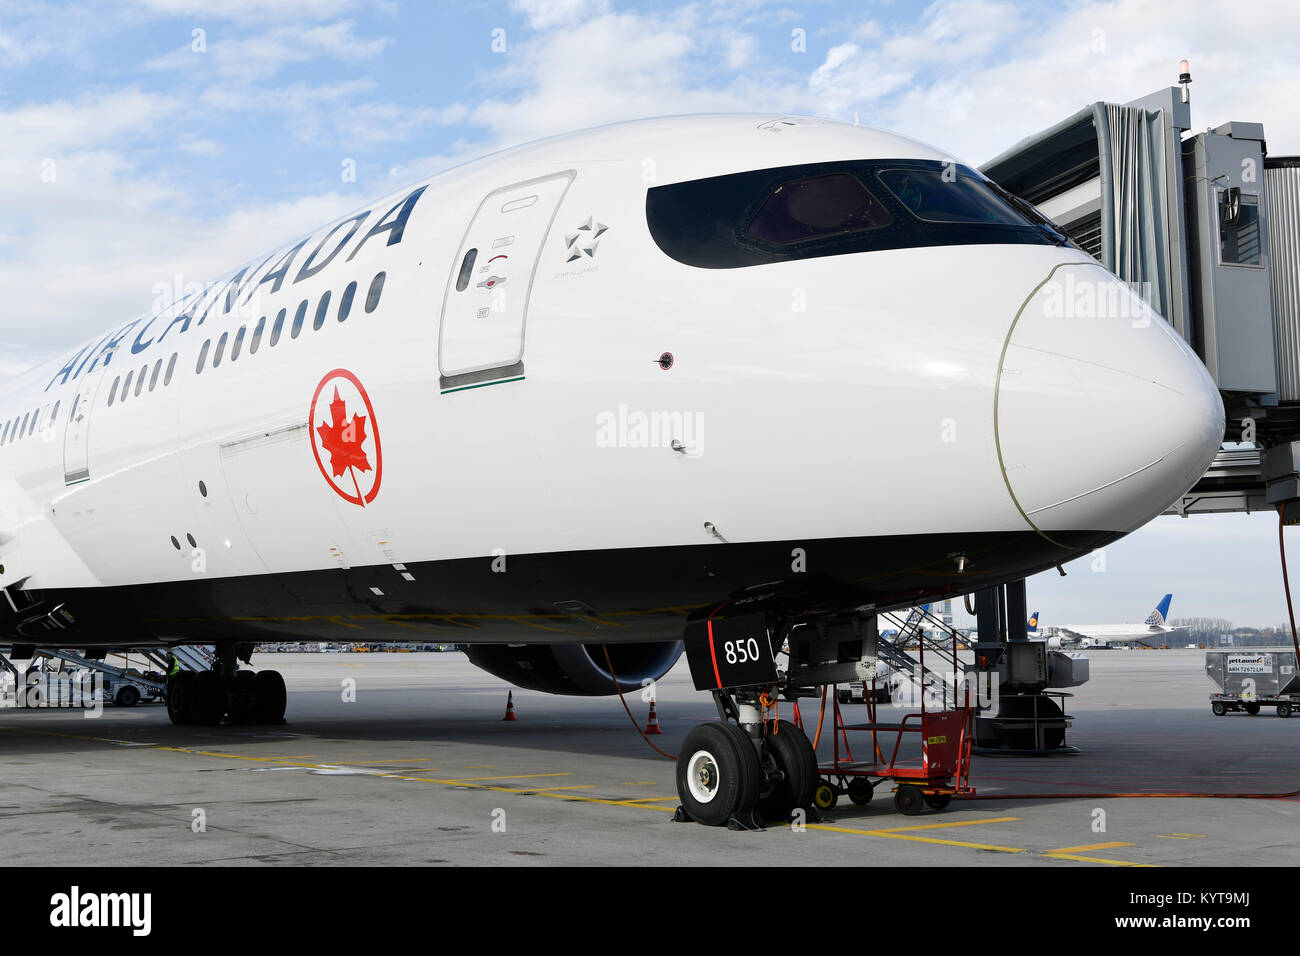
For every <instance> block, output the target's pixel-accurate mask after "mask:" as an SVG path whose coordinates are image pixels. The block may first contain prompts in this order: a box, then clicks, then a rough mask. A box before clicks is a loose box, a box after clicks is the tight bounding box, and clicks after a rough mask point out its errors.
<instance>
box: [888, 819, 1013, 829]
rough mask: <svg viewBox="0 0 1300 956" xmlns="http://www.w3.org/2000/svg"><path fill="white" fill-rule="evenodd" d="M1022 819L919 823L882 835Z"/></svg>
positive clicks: (1010, 821) (1011, 821)
mask: <svg viewBox="0 0 1300 956" xmlns="http://www.w3.org/2000/svg"><path fill="white" fill-rule="evenodd" d="M1018 820H1020V817H985V818H984V819H982V820H955V821H953V822H952V823H918V824H916V825H914V826H910V827H887V828H885V829H883V830H881V831H880V832H881V833H904V832H906V831H908V830H942V829H945V828H947V827H976V826H979V825H980V824H983V823H1013V822H1016V821H1018Z"/></svg>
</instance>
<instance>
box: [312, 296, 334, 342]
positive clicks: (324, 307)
mask: <svg viewBox="0 0 1300 956" xmlns="http://www.w3.org/2000/svg"><path fill="white" fill-rule="evenodd" d="M329 310H330V293H329V290H328V289H326V290H325V294H324V295H323V296H321V297H320V303H319V304H318V305H317V306H316V319H315V321H313V322H312V324H311V327H312V329H314V330H315V331H317V332H319V331H320V329H321V326H322V325H324V324H325V315H326V314H327V313H328V312H329Z"/></svg>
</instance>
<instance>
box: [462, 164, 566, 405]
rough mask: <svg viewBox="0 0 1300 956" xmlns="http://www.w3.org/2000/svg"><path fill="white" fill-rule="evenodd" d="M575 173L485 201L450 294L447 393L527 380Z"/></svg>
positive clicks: (515, 188)
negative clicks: (561, 214) (548, 253)
mask: <svg viewBox="0 0 1300 956" xmlns="http://www.w3.org/2000/svg"><path fill="white" fill-rule="evenodd" d="M575 175H576V173H575V171H574V170H566V171H565V172H562V173H555V174H552V175H550V176H543V177H541V178H539V179H530V180H527V181H526V182H522V183H516V184H515V185H513V186H504V187H502V188H500V189H495V190H493V191H492V192H490V193H488V194H487V196H486V197H485V198H484V200H483V202H482V203H480V204H479V207H478V211H477V212H475V214H474V218H473V220H471V222H470V225H469V229H468V230H467V231H466V233H465V238H464V240H463V241H462V242H461V244H460V249H459V250H458V251H457V254H456V259H455V262H454V266H453V271H452V275H451V278H450V280H449V281H448V283H447V291H446V293H445V294H444V297H443V303H442V322H441V323H440V326H439V333H438V367H439V371H440V372H441V377H440V384H441V387H442V390H443V391H444V392H446V391H456V390H458V389H462V388H469V387H473V386H476V385H486V384H489V383H492V382H501V381H513V380H516V379H519V378H522V377H523V374H524V333H525V325H526V321H525V320H526V318H527V312H528V300H529V296H530V295H531V293H532V286H533V278H534V276H535V275H536V272H537V263H538V260H539V259H540V256H541V251H542V245H543V244H544V243H545V241H546V236H547V233H548V232H550V228H551V223H552V222H553V221H554V219H555V213H556V210H557V209H558V208H559V205H560V201H561V200H563V198H564V194H565V192H567V191H568V188H569V184H570V183H572V182H573V178H574V176H575Z"/></svg>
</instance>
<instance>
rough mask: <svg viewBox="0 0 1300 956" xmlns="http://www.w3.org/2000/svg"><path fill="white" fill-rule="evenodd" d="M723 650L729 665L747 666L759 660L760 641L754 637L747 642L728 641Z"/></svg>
mask: <svg viewBox="0 0 1300 956" xmlns="http://www.w3.org/2000/svg"><path fill="white" fill-rule="evenodd" d="M722 650H723V653H724V654H725V655H726V657H727V663H728V664H747V663H749V662H750V661H756V660H758V641H757V640H755V639H754V638H752V637H751V638H750V639H749V640H747V641H727V642H726V643H725V644H724V645H723V647H722Z"/></svg>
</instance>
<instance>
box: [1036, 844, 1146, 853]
mask: <svg viewBox="0 0 1300 956" xmlns="http://www.w3.org/2000/svg"><path fill="white" fill-rule="evenodd" d="M1117 846H1133V844H1132V843H1090V844H1089V845H1088V846H1063V847H1061V848H1060V849H1059V850H1048V851H1047V852H1048V853H1049V854H1052V853H1083V852H1084V851H1086V850H1109V849H1112V848H1113V847H1117Z"/></svg>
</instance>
